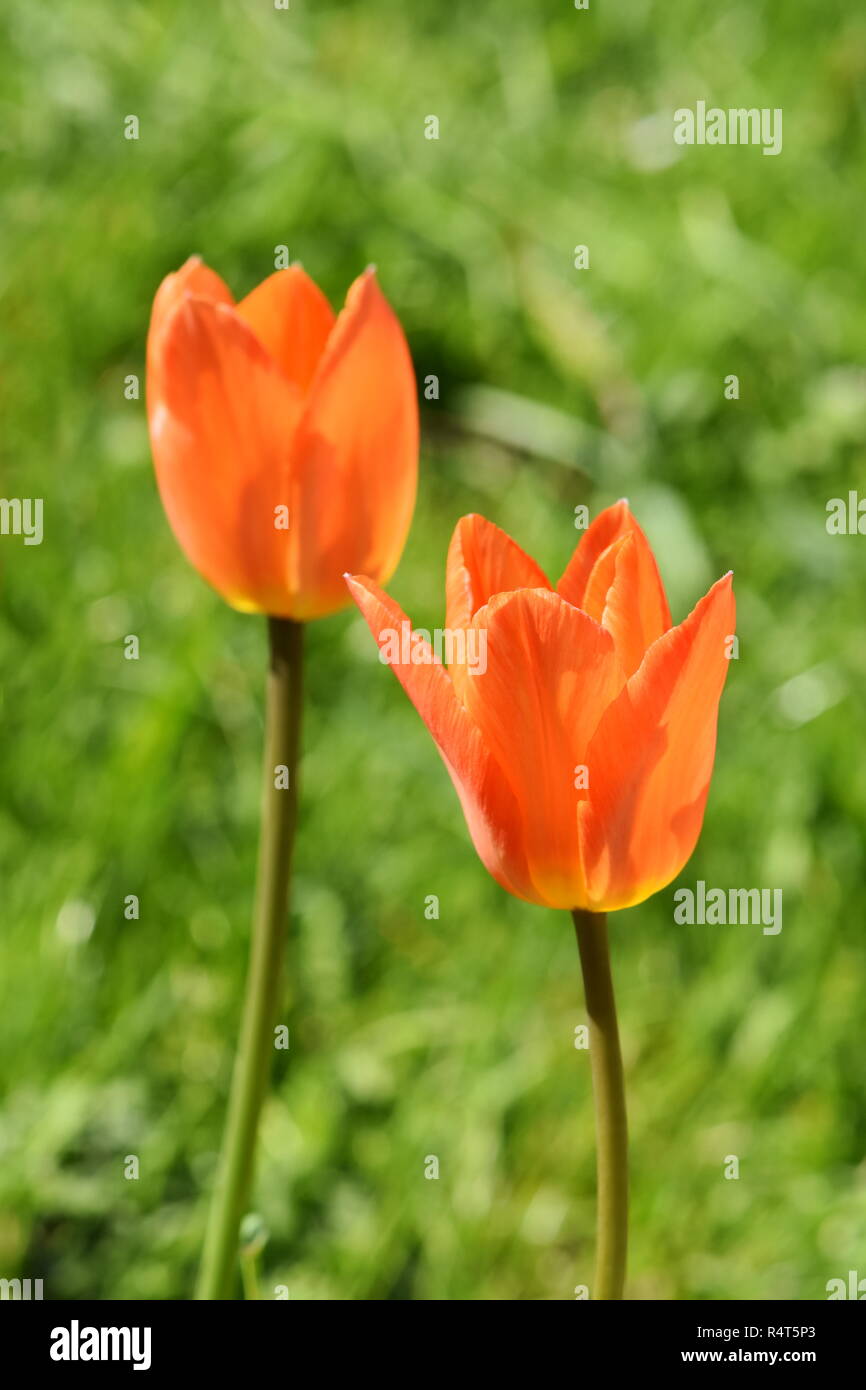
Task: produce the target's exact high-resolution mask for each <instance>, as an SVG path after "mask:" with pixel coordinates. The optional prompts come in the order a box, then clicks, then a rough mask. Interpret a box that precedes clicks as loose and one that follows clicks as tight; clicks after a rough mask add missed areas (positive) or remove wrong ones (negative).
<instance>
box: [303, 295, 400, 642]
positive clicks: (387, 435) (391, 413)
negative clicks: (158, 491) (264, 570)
mask: <svg viewBox="0 0 866 1390" xmlns="http://www.w3.org/2000/svg"><path fill="white" fill-rule="evenodd" d="M295 453H296V466H297V469H298V496H299V507H300V514H299V517H298V526H297V537H298V549H297V570H296V573H295V575H294V583H295V586H296V588H297V589H298V591H299V592H300V593H301V594H305V593H309V595H310V600H309V607H308V609H307V611H306V612H305V613H304V614H303V615H302V616H305V617H319V616H321V615H322V614H323V613H328V612H334V611H336V610H337V609H338V608H341V607H344V606H345V604H346V602H347V601H348V598H347V593H346V586H345V584H344V583H343V574H344V573H345V571H347V570H348V571H350V572H352V573H362V574H368V575H370V576H371V577H372V578H374V579H375V580H376V581H377V582H380V583H384V582H385V581H386V580H387V579H388V578H390V576H391V574H392V573H393V571H394V570H395V569H396V566H397V561H398V560H399V558H400V555H401V552H402V550H403V545H404V542H405V540H406V535H407V533H408V530H409V525H410V522H411V520H412V510H413V507H414V505H415V492H416V488H417V477H418V406H417V401H416V398H415V376H414V372H413V369H412V360H411V358H410V356H409V350H408V347H407V345H406V339H405V337H404V336H403V330H402V328H401V327H400V324H399V322H398V320H397V318H396V316H395V314H394V313H393V311H392V310H391V308H390V306H389V304H388V302H387V300H386V299H385V297H384V295H383V294H382V292H381V290H380V289H379V287H378V285H377V283H376V278H375V275H374V273H373V272H372V270H368V271H366V272H365V273H364V274H363V275H361V276H359V278H358V279H357V280H356V281H355V283H354V284H353V285H352V287H351V289H350V290H349V294H348V296H347V299H346V306H345V308H344V309H343V311H342V312H341V314H340V315H339V318H338V319H337V323H336V326H335V328H334V331H333V333H332V334H331V336H330V338H329V340H328V344H327V346H326V348H325V352H324V355H323V357H322V359H321V361H320V363H319V367H318V370H317V372H316V375H315V377H314V379H313V383H312V385H311V387H310V391H309V394H308V396H307V400H306V404H305V409H304V414H303V417H302V420H301V424H300V426H299V429H298V435H297V439H296V442H295Z"/></svg>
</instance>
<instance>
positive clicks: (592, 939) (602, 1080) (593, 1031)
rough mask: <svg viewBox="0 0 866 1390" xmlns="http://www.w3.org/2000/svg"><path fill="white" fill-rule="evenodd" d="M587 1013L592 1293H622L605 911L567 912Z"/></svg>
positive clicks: (617, 1113)
mask: <svg viewBox="0 0 866 1390" xmlns="http://www.w3.org/2000/svg"><path fill="white" fill-rule="evenodd" d="M571 915H572V917H573V918H574V926H575V930H576V932H577V946H578V950H579V951H580V964H581V968H582V970H583V987H584V992H585V994H586V1011H587V1013H588V1014H589V1056H590V1063H591V1066H592V1089H593V1092H594V1095H595V1128H596V1146H597V1159H596V1166H597V1174H598V1197H597V1200H598V1213H597V1222H596V1231H597V1238H596V1253H595V1285H594V1287H593V1289H592V1297H593V1299H620V1298H622V1296H623V1286H624V1284H625V1264H626V1250H627V1245H628V1127H627V1124H626V1115H625V1085H624V1082H623V1072H622V1054H621V1052H620V1047H619V1029H618V1027H617V1021H616V1002H615V1000H614V996H613V980H612V979H611V973H610V951H609V949H608V942H607V922H606V918H605V914H604V913H603V912H582V911H581V910H580V909H578V908H575V910H574V912H573V913H572V914H571Z"/></svg>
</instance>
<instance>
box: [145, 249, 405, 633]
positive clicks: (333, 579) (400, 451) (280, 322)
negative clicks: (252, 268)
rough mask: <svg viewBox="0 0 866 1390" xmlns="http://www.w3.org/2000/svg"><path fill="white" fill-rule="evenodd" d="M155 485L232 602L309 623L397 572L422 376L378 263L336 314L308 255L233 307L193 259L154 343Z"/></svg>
mask: <svg viewBox="0 0 866 1390" xmlns="http://www.w3.org/2000/svg"><path fill="white" fill-rule="evenodd" d="M147 410H148V419H149V422H150V437H151V444H152V448H153V458H154V463H155V466H156V476H157V482H158V484H159V491H160V495H161V497H162V502H163V506H164V507H165V511H166V514H167V516H168V519H169V522H170V524H171V527H172V529H173V531H174V533H175V536H176V537H177V540H178V542H179V544H180V547H181V549H182V550H183V552H184V554H185V555H186V556H187V559H189V560H190V561H191V563H192V564H193V565H194V566H195V568H196V569H197V570H198V571H199V572H200V573H201V574H202V575H203V576H204V578H205V579H207V580H208V582H209V583H210V584H212V585H213V587H214V588H215V589H216V590H217V591H218V592H219V593H220V594H222V596H223V597H224V598H225V599H226V600H227V601H228V602H229V603H230V604H232V606H233V607H235V608H239V609H241V610H242V611H244V612H255V613H265V614H268V615H270V616H271V617H280V618H292V619H295V620H296V621H300V622H304V621H306V620H308V619H310V618H321V617H325V616H326V615H327V614H329V613H334V612H336V611H337V610H338V609H340V608H343V607H345V606H346V604H347V603H348V602H349V598H348V595H347V593H346V587H345V584H344V583H343V580H342V575H343V572H344V570H346V569H352V570H362V571H363V572H364V573H365V574H369V575H370V576H371V577H372V578H374V579H376V580H377V581H378V582H379V583H386V582H387V581H388V579H390V577H391V575H392V574H393V572H394V570H395V569H396V567H397V562H398V560H399V558H400V555H401V553H402V550H403V546H404V544H405V541H406V536H407V534H408V531H409V525H410V523H411V520H412V511H413V508H414V505H415V490H416V485H417V474H418V411H417V404H416V392H415V378H414V374H413V371H412V362H411V359H410V357H409V351H408V348H407V346H406V340H405V338H404V336H403V331H402V329H401V327H400V324H399V322H398V320H397V318H396V316H395V314H394V313H393V311H392V310H391V308H390V307H389V305H388V302H387V300H386V299H385V297H384V295H383V294H382V292H381V290H380V289H379V286H378V284H377V282H376V275H375V273H374V270H373V268H372V267H371V268H370V269H368V270H366V271H365V272H364V274H363V275H360V276H359V277H358V279H357V280H356V281H355V283H354V284H353V285H352V287H351V289H350V290H349V293H348V296H347V298H346V304H345V307H344V309H343V310H342V311H341V312H340V314H338V315H336V316H335V315H334V313H333V311H332V309H331V306H330V304H329V303H328V301H327V299H326V298H325V296H324V295H323V294H322V292H321V290H320V289H318V288H317V286H316V285H315V284H314V283H313V281H312V280H311V279H310V278H309V276H308V275H306V274H305V273H304V271H303V270H302V269H301V267H300V266H299V265H293V266H290V267H288V268H287V269H285V270H278V271H276V272H275V273H274V274H273V275H271V276H269V277H268V279H267V280H264V281H263V282H262V283H261V284H260V285H258V286H257V288H256V289H254V290H253V291H252V293H251V294H248V295H247V296H246V298H244V299H242V300H241V301H240V303H238V304H236V303H235V302H234V300H233V298H232V295H231V292H230V291H229V289H228V287H227V286H226V285H225V284H224V282H223V281H222V280H221V279H220V277H219V276H218V275H217V274H215V272H214V271H212V270H210V269H209V268H208V267H207V266H206V265H204V264H203V263H202V261H201V260H199V258H198V257H193V258H192V259H191V260H188V261H187V262H186V264H185V265H184V266H182V267H181V269H180V270H179V271H177V272H176V273H175V274H173V275H169V276H167V278H166V279H165V280H164V281H163V282H162V284H161V285H160V287H159V290H158V292H157V295H156V299H155V301H154V305H153V313H152V316H151V322H150V332H149V335H148V343H147Z"/></svg>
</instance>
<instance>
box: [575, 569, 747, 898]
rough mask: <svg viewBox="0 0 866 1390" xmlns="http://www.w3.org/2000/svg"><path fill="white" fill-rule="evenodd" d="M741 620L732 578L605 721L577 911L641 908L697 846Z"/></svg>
mask: <svg viewBox="0 0 866 1390" xmlns="http://www.w3.org/2000/svg"><path fill="white" fill-rule="evenodd" d="M735 616H736V613H735V604H734V595H733V587H732V582H731V576H730V575H729V574H728V575H725V577H724V578H723V579H720V580H719V581H718V583H716V584H714V585H713V587H712V589H710V591H709V593H708V594H706V595H705V596H704V598H702V599H701V601H700V603H699V604H698V605H697V606H696V607H695V608H694V609H693V611H692V612H691V613H690V614H689V616H688V617H687V618H686V619H685V621H684V622H682V623H680V625H679V626H678V627H675V628H671V629H670V630H669V631H668V632H666V633H665V634H664V635H663V636H662V637H660V638H659V639H658V640H657V641H656V642H655V643H654V644H653V645H652V646H651V647H650V649H649V651H648V652H647V654H646V656H645V658H644V660H643V663H642V664H641V666H640V668H639V669H638V671H637V672H636V673H635V674H634V675H633V676H632V677H631V679H630V680H629V681H628V683H627V685H626V686H625V688H624V689H623V691H622V692H621V694H620V695H619V697H618V698H617V699H616V700H615V701H614V702H613V703H612V705H611V706H610V708H609V709H608V710H607V712H606V713H605V715H604V716H603V718H602V720H601V722H600V724H599V726H598V729H597V731H596V733H595V735H594V737H593V739H592V742H591V744H590V747H589V754H588V758H587V761H588V763H589V777H590V792H589V800H588V801H586V802H584V803H583V804H582V805H581V808H580V834H581V852H582V857H583V863H584V870H585V874H586V884H587V895H586V898H585V900H584V901H583V902H581V903H580V904H579V906H582V907H586V908H590V909H591V910H593V911H598V912H601V911H608V910H613V909H615V908H622V907H629V906H632V905H633V904H635V903H639V902H643V900H644V899H645V898H648V897H649V896H650V895H651V894H652V893H655V892H657V891H658V890H659V889H660V888H663V887H664V886H665V885H666V884H668V883H670V881H671V879H673V878H675V877H676V875H677V874H678V873H679V872H680V870H681V869H682V867H683V865H684V864H685V862H686V860H687V859H688V858H689V856H690V854H691V852H692V850H693V849H694V846H695V843H696V841H697V838H698V835H699V833H700V828H701V824H702V821H703V814H704V807H705V805H706V800H707V795H708V792H709V786H710V777H711V775H712V769H713V759H714V757H715V745H716V723H717V717H718V706H719V700H720V698H721V693H722V687H723V686H724V683H725V677H726V676H727V672H728V664H729V663H728V659H727V639H728V638H729V637H730V636H732V635H733V632H734V621H735Z"/></svg>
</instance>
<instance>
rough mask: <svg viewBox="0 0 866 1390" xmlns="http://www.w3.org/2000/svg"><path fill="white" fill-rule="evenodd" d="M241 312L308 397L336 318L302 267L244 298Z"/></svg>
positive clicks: (291, 268)
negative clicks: (307, 392)
mask: <svg viewBox="0 0 866 1390" xmlns="http://www.w3.org/2000/svg"><path fill="white" fill-rule="evenodd" d="M237 312H238V314H239V315H240V317H241V318H242V319H243V320H244V322H245V323H248V324H249V326H250V328H251V329H252V330H253V332H254V333H255V335H256V337H257V338H258V340H259V342H260V343H262V345H263V346H264V347H265V348H267V350H268V352H269V353H270V355H271V357H273V358H274V360H275V361H276V362H278V363H279V365H280V366H281V367H282V369H283V371H284V372H285V374H286V376H287V377H288V378H289V380H290V381H292V382H294V384H295V385H296V386H297V387H298V388H299V389H300V390H301V391H302V392H304V393H306V391H307V390H308V388H309V385H310V382H311V381H312V380H313V377H314V376H315V374H316V369H317V368H318V365H319V362H320V360H321V358H322V354H323V353H324V350H325V344H326V343H327V341H328V338H329V337H330V334H331V330H332V329H333V327H334V324H335V323H336V315H335V314H334V311H333V309H332V308H331V306H330V304H329V303H328V301H327V299H326V298H325V296H324V295H323V294H322V291H321V290H320V289H319V287H318V285H317V284H315V282H314V281H313V280H311V279H310V277H309V275H306V274H305V273H304V271H303V270H302V268H301V267H300V266H299V265H291V266H288V267H287V268H286V269H285V270H277V271H275V272H274V274H273V275H269V276H268V278H267V280H263V281H262V283H261V284H260V285H257V286H256V288H255V289H254V290H253V291H252V292H251V293H250V294H248V295H247V296H246V298H245V299H242V300H241V301H240V303H239V304H238V306H237Z"/></svg>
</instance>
